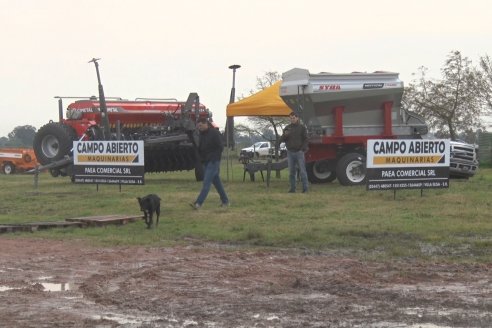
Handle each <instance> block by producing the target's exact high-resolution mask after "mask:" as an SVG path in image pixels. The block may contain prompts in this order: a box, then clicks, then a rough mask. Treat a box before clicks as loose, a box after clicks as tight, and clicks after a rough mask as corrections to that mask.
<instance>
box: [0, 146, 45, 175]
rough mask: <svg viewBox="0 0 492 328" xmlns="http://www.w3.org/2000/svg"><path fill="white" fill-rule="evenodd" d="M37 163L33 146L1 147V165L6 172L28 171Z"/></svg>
mask: <svg viewBox="0 0 492 328" xmlns="http://www.w3.org/2000/svg"><path fill="white" fill-rule="evenodd" d="M37 165H38V161H37V160H36V155H35V154H34V150H32V149H31V148H0V167H1V169H2V172H3V173H5V174H12V173H15V172H24V171H28V170H31V169H34V168H36V166H37Z"/></svg>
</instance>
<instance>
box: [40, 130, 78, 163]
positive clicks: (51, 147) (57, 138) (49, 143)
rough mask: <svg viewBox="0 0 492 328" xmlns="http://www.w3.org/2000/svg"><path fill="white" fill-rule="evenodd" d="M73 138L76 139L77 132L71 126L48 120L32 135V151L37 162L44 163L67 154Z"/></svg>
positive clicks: (56, 159)
mask: <svg viewBox="0 0 492 328" xmlns="http://www.w3.org/2000/svg"><path fill="white" fill-rule="evenodd" d="M74 140H77V134H76V133H75V130H74V129H73V128H72V127H70V126H67V125H64V124H61V123H55V122H50V123H48V124H46V125H44V126H42V127H41V128H40V129H39V130H38V132H37V133H36V135H35V136H34V141H33V148H34V153H35V154H36V158H37V159H38V161H39V163H41V164H42V165H46V164H49V163H52V162H55V161H58V160H60V159H62V158H63V157H64V156H65V155H69V154H70V151H71V149H72V147H73V141H74Z"/></svg>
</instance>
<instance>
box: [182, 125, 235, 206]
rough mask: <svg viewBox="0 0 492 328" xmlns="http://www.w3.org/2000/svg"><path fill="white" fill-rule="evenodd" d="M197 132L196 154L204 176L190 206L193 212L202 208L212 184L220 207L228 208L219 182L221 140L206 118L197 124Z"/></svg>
mask: <svg viewBox="0 0 492 328" xmlns="http://www.w3.org/2000/svg"><path fill="white" fill-rule="evenodd" d="M197 128H198V131H199V132H200V140H199V143H198V153H199V155H200V159H201V161H202V163H203V169H204V176H203V185H202V190H201V191H200V194H199V195H198V197H197V199H196V201H195V202H194V203H192V204H190V205H191V207H193V208H194V209H195V210H197V209H199V208H200V207H202V205H203V202H205V199H206V198H207V195H208V192H209V191H210V187H211V185H212V184H213V185H214V187H215V189H217V192H218V193H219V196H220V200H221V202H222V203H221V205H220V206H222V207H228V206H229V198H227V194H226V192H225V190H224V186H223V185H222V181H221V180H220V159H221V156H222V150H223V149H224V146H223V145H222V138H221V135H220V132H219V131H218V130H217V129H215V128H214V127H212V126H210V124H209V122H208V120H207V119H206V118H200V119H199V120H198V123H197Z"/></svg>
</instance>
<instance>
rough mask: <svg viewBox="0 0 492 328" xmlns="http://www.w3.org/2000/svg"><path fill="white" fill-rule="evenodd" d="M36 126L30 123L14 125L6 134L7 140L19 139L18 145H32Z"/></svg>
mask: <svg viewBox="0 0 492 328" xmlns="http://www.w3.org/2000/svg"><path fill="white" fill-rule="evenodd" d="M35 134H36V128H35V127H34V126H31V125H23V126H16V127H15V128H14V130H12V132H10V133H9V134H8V137H9V140H10V141H12V142H14V141H15V140H18V141H19V143H20V144H19V146H25V147H32V142H33V140H34V135H35Z"/></svg>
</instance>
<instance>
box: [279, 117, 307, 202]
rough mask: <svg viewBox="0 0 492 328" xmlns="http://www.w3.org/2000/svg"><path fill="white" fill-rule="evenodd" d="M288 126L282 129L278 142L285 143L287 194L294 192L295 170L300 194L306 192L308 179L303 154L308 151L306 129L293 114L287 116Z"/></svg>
mask: <svg viewBox="0 0 492 328" xmlns="http://www.w3.org/2000/svg"><path fill="white" fill-rule="evenodd" d="M289 119H290V124H289V125H287V126H286V127H285V129H284V133H283V134H282V136H281V137H280V141H279V143H280V142H285V146H286V147H287V162H288V164H289V180H290V189H289V192H296V176H297V174H296V173H297V170H299V173H300V175H301V182H302V192H304V193H305V192H308V179H307V173H306V161H305V159H304V152H305V151H307V149H308V138H307V129H306V127H305V126H304V125H303V124H301V122H299V116H297V114H296V113H295V112H291V113H290V115H289Z"/></svg>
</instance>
